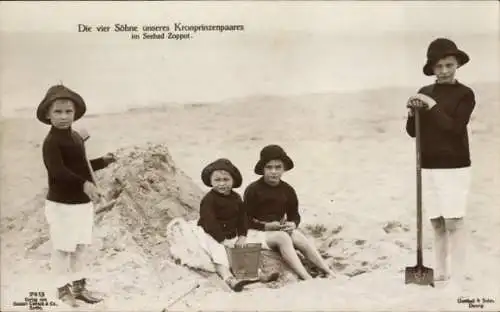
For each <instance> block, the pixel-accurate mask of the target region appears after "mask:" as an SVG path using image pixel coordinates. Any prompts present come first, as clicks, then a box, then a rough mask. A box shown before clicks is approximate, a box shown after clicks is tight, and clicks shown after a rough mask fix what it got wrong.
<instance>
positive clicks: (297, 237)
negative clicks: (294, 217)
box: [291, 230, 333, 276]
mask: <svg viewBox="0 0 500 312" xmlns="http://www.w3.org/2000/svg"><path fill="white" fill-rule="evenodd" d="M291 238H292V241H293V244H294V246H295V247H296V248H297V249H298V250H300V251H301V252H302V253H303V254H304V256H306V257H307V259H309V260H311V262H312V263H314V264H315V265H316V266H317V267H318V268H320V269H321V270H322V271H323V272H324V273H326V274H327V275H329V276H333V272H332V271H331V270H330V268H329V267H328V265H327V264H326V263H325V261H324V260H323V258H322V257H321V255H320V254H319V252H318V250H317V249H316V247H315V246H314V245H313V244H312V243H311V242H310V241H309V240H308V239H307V237H305V236H304V234H302V233H301V232H299V231H297V230H294V231H293V232H292V234H291Z"/></svg>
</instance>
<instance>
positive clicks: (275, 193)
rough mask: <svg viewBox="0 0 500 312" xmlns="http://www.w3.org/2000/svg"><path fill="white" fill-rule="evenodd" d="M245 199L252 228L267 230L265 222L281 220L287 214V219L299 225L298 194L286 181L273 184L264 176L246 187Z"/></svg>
mask: <svg viewBox="0 0 500 312" xmlns="http://www.w3.org/2000/svg"><path fill="white" fill-rule="evenodd" d="M244 201H245V207H246V209H247V215H248V218H249V220H248V224H249V227H250V228H252V229H257V230H260V231H263V230H265V227H264V222H273V221H280V220H281V218H283V216H284V215H285V214H286V217H287V221H292V222H295V224H296V225H297V226H299V223H300V214H299V201H298V199H297V194H296V193H295V190H294V189H293V187H292V186H290V185H289V184H288V183H286V182H285V181H281V182H280V183H279V184H278V185H276V186H271V185H269V184H267V183H266V182H265V181H264V178H263V177H262V178H260V179H259V180H257V181H254V182H252V183H251V184H250V185H249V186H248V187H247V188H246V190H245V194H244ZM256 220H257V221H256ZM259 221H260V222H259Z"/></svg>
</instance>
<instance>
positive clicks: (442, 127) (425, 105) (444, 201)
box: [406, 38, 476, 281]
mask: <svg viewBox="0 0 500 312" xmlns="http://www.w3.org/2000/svg"><path fill="white" fill-rule="evenodd" d="M468 61H469V56H468V55H467V54H466V53H465V52H463V51H461V50H459V49H458V48H457V46H456V44H455V43H454V42H453V41H451V40H449V39H445V38H439V39H436V40H434V41H432V42H431V43H430V45H429V48H428V50H427V63H426V64H425V66H424V68H423V72H424V74H425V75H427V76H433V75H435V76H436V81H435V83H433V84H431V85H427V86H424V87H422V88H420V90H419V91H418V94H417V95H415V96H412V97H410V99H409V100H408V103H407V107H408V108H409V110H408V119H407V122H406V131H407V133H408V134H409V135H410V136H411V137H415V117H414V110H415V109H419V110H420V111H421V113H420V115H421V118H420V123H421V155H422V156H421V161H422V162H421V164H422V177H423V197H424V200H423V202H424V205H423V207H424V208H425V210H426V213H427V216H428V217H429V218H430V220H431V224H432V227H433V229H434V245H435V253H436V272H437V274H436V280H438V281H443V280H448V279H449V278H450V277H451V274H450V271H449V268H448V261H447V260H448V258H449V251H448V250H449V248H450V247H451V253H450V256H451V264H452V266H451V268H452V269H453V273H454V277H458V278H459V279H460V278H461V277H464V275H462V276H457V274H461V273H463V272H464V271H463V270H464V269H465V268H464V258H465V254H466V253H465V246H466V241H465V240H466V235H465V234H466V233H465V228H464V217H465V214H466V207H467V196H468V192H469V184H470V175H471V173H470V170H471V169H470V167H471V160H470V152H469V137H468V130H467V125H468V123H469V120H470V117H471V114H472V111H473V110H474V107H475V104H476V102H475V96H474V92H473V91H472V89H471V88H469V87H467V86H466V85H464V84H462V83H460V82H458V81H457V80H456V79H455V73H456V70H457V69H458V68H459V67H461V66H463V65H465V64H466V63H467V62H468Z"/></svg>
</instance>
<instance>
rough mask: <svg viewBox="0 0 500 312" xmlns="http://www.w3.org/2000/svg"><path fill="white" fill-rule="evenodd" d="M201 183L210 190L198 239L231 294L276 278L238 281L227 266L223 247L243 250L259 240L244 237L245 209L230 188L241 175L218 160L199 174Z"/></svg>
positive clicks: (202, 207) (238, 183) (204, 201)
mask: <svg viewBox="0 0 500 312" xmlns="http://www.w3.org/2000/svg"><path fill="white" fill-rule="evenodd" d="M201 179H202V181H203V183H204V184H205V185H206V186H208V187H211V188H212V189H211V190H210V191H209V192H208V193H207V194H206V195H205V196H204V197H203V199H202V200H201V203H200V218H199V220H198V226H199V227H198V231H197V236H198V239H199V241H200V244H201V246H202V248H203V249H204V250H205V251H206V252H207V254H208V255H209V256H210V258H211V259H212V261H213V263H214V265H215V269H216V271H217V273H218V274H219V275H220V277H221V278H222V279H223V280H224V281H225V282H226V283H227V285H228V286H229V287H230V288H231V289H233V290H234V291H237V292H239V291H241V290H243V287H244V286H245V285H247V284H250V283H255V282H258V281H260V282H268V281H271V280H275V279H277V278H278V275H277V273H274V274H271V275H269V276H265V275H263V274H260V276H259V278H258V279H254V280H248V279H244V280H238V279H237V278H236V277H234V276H233V274H232V273H231V270H230V266H229V260H228V257H227V253H226V249H225V247H243V246H244V245H245V244H246V243H247V241H252V242H254V241H255V242H259V243H264V244H265V242H261V241H257V239H258V237H256V236H252V237H248V238H247V234H248V223H247V215H246V209H245V207H244V204H243V201H242V200H241V197H240V195H238V193H236V192H235V191H233V188H238V187H240V186H241V183H242V180H243V179H242V177H241V173H240V171H239V170H238V168H236V166H234V165H233V163H232V162H231V161H229V160H228V159H225V158H220V159H217V160H216V161H214V162H212V163H210V164H208V165H207V166H206V167H205V168H204V169H203V170H202V173H201Z"/></svg>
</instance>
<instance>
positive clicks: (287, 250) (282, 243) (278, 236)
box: [266, 231, 312, 280]
mask: <svg viewBox="0 0 500 312" xmlns="http://www.w3.org/2000/svg"><path fill="white" fill-rule="evenodd" d="M266 243H267V245H268V246H269V247H270V248H278V249H279V251H280V253H281V255H282V256H283V259H285V261H286V262H287V263H288V265H290V267H291V268H292V270H294V271H295V272H296V273H297V274H298V275H299V277H300V278H301V279H303V280H308V279H312V276H311V275H310V274H309V273H308V272H307V270H306V268H304V266H303V265H302V262H300V259H299V256H298V255H297V252H296V251H295V248H294V247H293V242H292V239H291V238H290V236H289V235H288V234H287V233H285V232H280V231H273V232H268V233H267V241H266Z"/></svg>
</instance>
